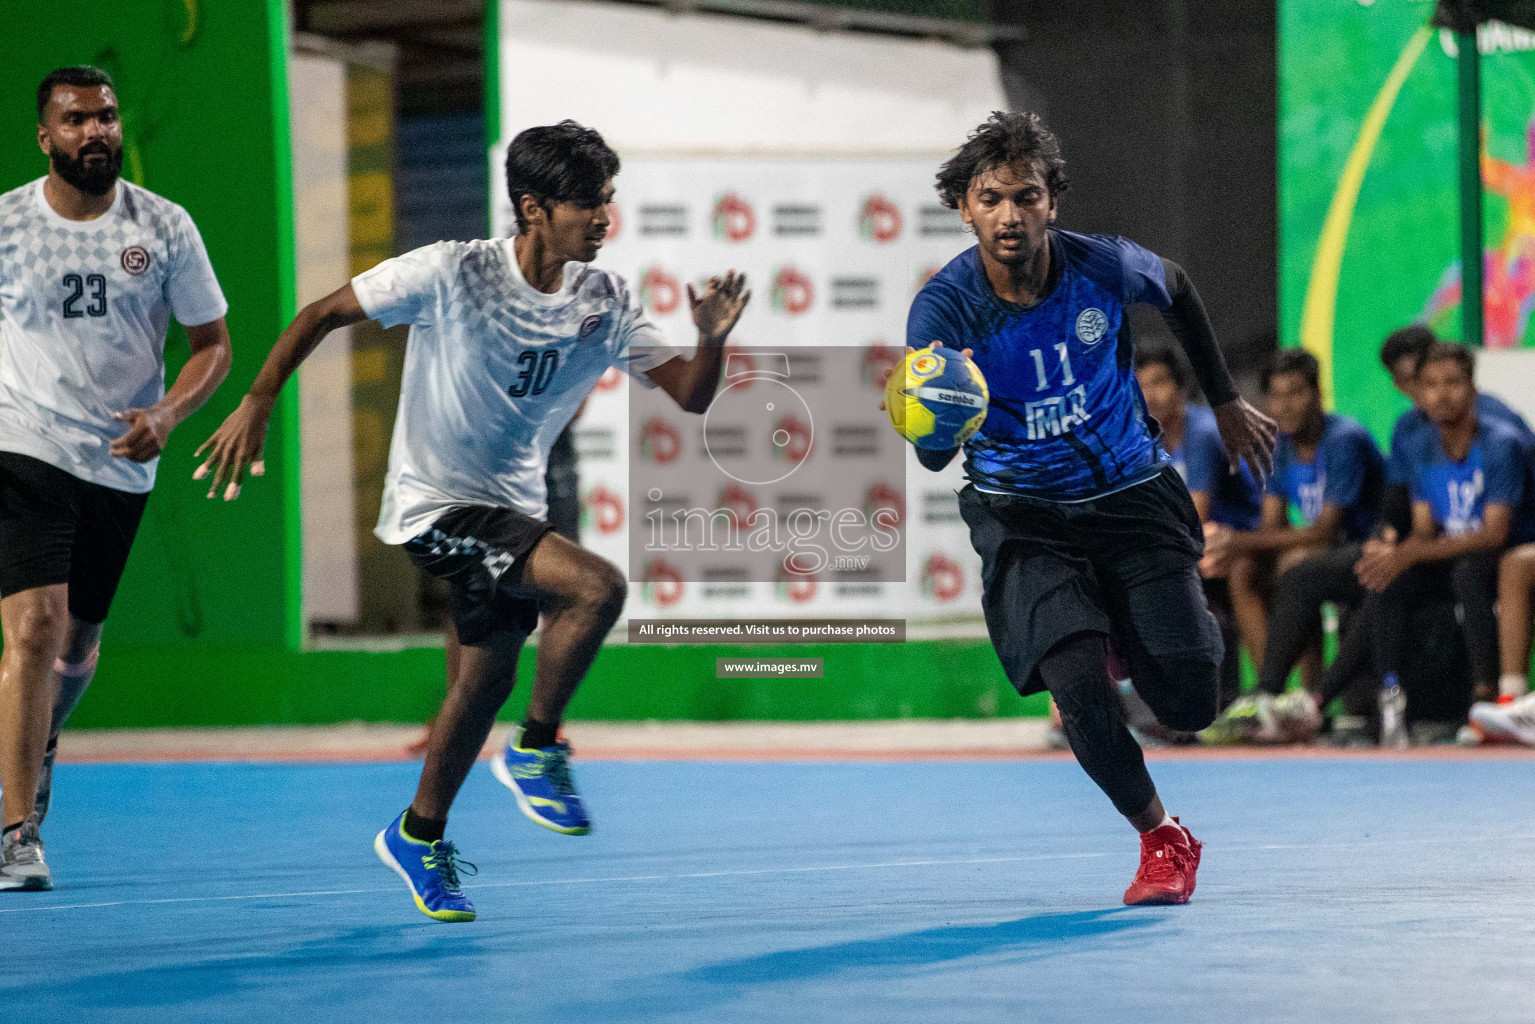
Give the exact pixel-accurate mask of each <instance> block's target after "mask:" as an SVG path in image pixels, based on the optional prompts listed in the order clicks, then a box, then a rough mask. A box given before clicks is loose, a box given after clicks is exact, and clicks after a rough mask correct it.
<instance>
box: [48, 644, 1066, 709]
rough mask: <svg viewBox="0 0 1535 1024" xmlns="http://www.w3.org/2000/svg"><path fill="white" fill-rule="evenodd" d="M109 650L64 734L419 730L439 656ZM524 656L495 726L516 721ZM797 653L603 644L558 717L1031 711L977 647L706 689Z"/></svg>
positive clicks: (1032, 704) (868, 652) (865, 660)
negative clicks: (727, 670) (727, 673)
mask: <svg viewBox="0 0 1535 1024" xmlns="http://www.w3.org/2000/svg"><path fill="white" fill-rule="evenodd" d="M184 648H185V645H180V644H177V645H144V646H140V647H135V648H118V649H117V650H115V651H113V652H112V656H111V657H110V658H107V657H103V658H102V661H101V670H100V672H99V673H98V675H97V677H96V684H95V685H94V686H93V687H92V688H91V692H90V695H89V697H88V699H87V700H86V702H85V703H83V704H81V706H80V709H79V710H78V711H77V712H76V713H75V718H74V719H73V720H72V722H71V725H72V726H74V727H77V728H96V727H104V726H116V727H124V726H142V727H150V726H179V725H187V726H209V725H262V724H278V723H280V724H300V723H302V724H323V723H331V722H345V721H354V720H361V721H385V722H390V721H392V722H422V721H425V720H426V719H428V718H430V717H431V716H432V714H433V713H435V712H436V710H437V706H438V704H439V703H441V701H442V695H443V663H442V649H441V648H417V649H410V650H404V651H399V652H394V653H363V652H352V651H312V652H308V653H290V652H286V651H281V650H273V649H272V648H270V647H264V646H260V645H255V644H245V645H236V644H228V645H217V646H209V647H206V648H203V649H200V650H199V652H198V656H197V657H196V658H188V657H186V656H185V650H184ZM532 653H533V652H532V651H531V650H530V651H529V656H527V657H524V658H523V661H522V664H521V665H520V666H519V669H520V671H519V673H518V675H519V680H518V686H517V690H516V692H515V693H514V694H513V696H512V700H511V701H510V702H509V703H508V704H507V707H506V709H505V711H504V713H503V716H502V717H503V718H507V719H510V720H516V719H520V718H521V715H522V709H523V706H524V705H525V704H526V702H527V698H528V692H529V690H530V689H531V686H532V669H533V658H532V657H531V655H532ZM807 653H812V652H808V651H807V649H806V648H804V647H802V646H797V645H783V646H761V647H714V646H699V647H664V646H659V645H658V646H650V645H645V646H628V645H616V646H612V647H608V648H605V649H604V650H603V652H602V653H601V654H600V655H599V656H598V658H597V662H596V664H595V665H594V666H593V668H592V671H591V674H590V675H589V676H588V677H587V679H586V681H585V682H584V683H583V684H582V686H581V689H580V691H579V692H578V693H577V694H576V698H575V701H574V702H573V703H572V705H571V708H570V717H571V718H576V719H609V720H630V721H640V720H645V719H662V720H666V719H672V720H699V721H725V720H731V719H762V720H771V721H814V720H839V719H878V718H993V717H1013V716H1020V715H1041V714H1044V713H1045V709H1046V704H1045V698H1044V696H1043V695H1041V694H1036V695H1034V696H1032V697H1029V698H1027V699H1019V697H1018V695H1017V694H1016V693H1014V692H1013V689H1012V687H1011V686H1010V685H1009V684H1008V682H1007V679H1006V677H1005V676H1004V675H1003V673H1002V666H1001V665H1000V664H999V663H998V661H997V656H996V654H995V653H993V651H992V648H991V644H990V643H988V642H987V641H985V640H964V641H957V640H956V641H932V642H916V643H906V644H890V645H886V644H844V645H834V646H827V647H820V648H817V649H816V650H815V651H814V652H813V656H817V657H822V658H824V659H825V669H826V678H824V679H783V680H770V679H716V678H714V672H715V664H714V659H715V658H716V657H725V656H730V657H742V656H747V657H752V656H756V657H804V656H805V655H806V654H807Z"/></svg>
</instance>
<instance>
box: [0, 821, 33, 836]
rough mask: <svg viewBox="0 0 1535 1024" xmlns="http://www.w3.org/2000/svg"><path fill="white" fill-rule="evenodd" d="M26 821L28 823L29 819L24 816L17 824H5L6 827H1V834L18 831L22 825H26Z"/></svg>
mask: <svg viewBox="0 0 1535 1024" xmlns="http://www.w3.org/2000/svg"><path fill="white" fill-rule="evenodd" d="M26 823H27V819H26V818H22V819H21V820H20V821H18V822H17V823H16V824H14V825H7V826H5V828H3V829H0V835H9V834H10V833H12V832H14V831H16V830H17V829H18V828H21V826H23V825H25V824H26Z"/></svg>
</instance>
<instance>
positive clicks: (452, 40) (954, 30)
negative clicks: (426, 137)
mask: <svg viewBox="0 0 1535 1024" xmlns="http://www.w3.org/2000/svg"><path fill="white" fill-rule="evenodd" d="M622 2H630V3H648V4H651V5H652V6H661V7H666V8H668V9H670V10H675V11H678V12H679V13H680V12H693V11H705V12H709V13H717V14H727V15H740V16H744V17H751V18H761V19H767V20H772V21H780V22H791V23H798V24H807V25H811V26H813V27H816V28H822V29H857V30H861V31H868V32H880V33H890V34H894V35H901V36H919V37H928V38H939V39H946V40H949V41H951V42H955V43H960V44H964V45H971V46H976V45H984V44H986V43H988V42H993V41H996V40H997V39H999V38H1000V37H1002V36H1007V37H1008V38H1011V37H1012V36H1013V35H1014V34H1017V32H1018V30H1017V29H1012V28H1006V27H1002V28H998V27H996V26H987V25H986V24H984V14H983V6H982V4H981V2H980V0H844V2H841V3H838V2H835V0H820V2H804V0H622ZM291 3H292V9H293V27H294V30H295V31H296V32H303V33H307V34H309V35H314V36H321V37H324V38H328V39H331V40H335V41H337V42H343V43H363V42H370V43H371V42H386V43H390V44H393V46H394V47H395V48H396V52H397V54H398V60H399V63H398V73H399V78H398V83H399V97H400V113H401V115H402V116H406V117H409V116H412V115H416V114H434V113H450V112H464V111H472V110H479V109H480V108H481V106H482V104H483V91H484V80H485V72H484V37H483V32H484V12H485V0H291ZM924 10H926V11H938V12H941V13H943V14H944V15H947V17H927V16H922V15H915V14H913V13H911V12H913V11H924Z"/></svg>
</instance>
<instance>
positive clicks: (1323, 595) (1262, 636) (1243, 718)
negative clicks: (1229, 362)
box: [1209, 349, 1385, 742]
mask: <svg viewBox="0 0 1535 1024" xmlns="http://www.w3.org/2000/svg"><path fill="white" fill-rule="evenodd" d="M1263 392H1264V395H1265V396H1266V398H1267V399H1268V407H1269V412H1270V414H1271V415H1273V417H1274V419H1275V420H1276V421H1278V423H1279V430H1280V434H1279V445H1278V447H1277V448H1276V449H1275V451H1274V473H1273V476H1271V477H1270V478H1269V481H1268V486H1267V493H1265V495H1264V498H1263V514H1262V521H1261V523H1260V524H1259V526H1258V529H1256V530H1251V531H1246V532H1238V531H1231V532H1225V531H1222V532H1220V533H1218V534H1216V535H1214V536H1212V537H1211V540H1210V546H1209V548H1210V557H1212V558H1214V559H1216V560H1217V561H1220V562H1225V563H1229V565H1230V575H1231V581H1232V582H1231V587H1232V600H1233V602H1234V603H1236V604H1237V606H1238V607H1239V608H1242V609H1245V610H1244V611H1243V612H1242V622H1243V638H1244V640H1247V642H1248V643H1249V648H1248V649H1249V650H1250V651H1252V652H1253V654H1254V657H1255V659H1256V661H1257V663H1258V666H1259V668H1258V692H1257V693H1256V694H1254V695H1253V696H1251V697H1245V698H1243V699H1242V700H1240V701H1238V702H1236V703H1235V704H1233V705H1232V706H1231V708H1230V709H1228V711H1227V713H1226V715H1225V716H1224V717H1223V718H1222V723H1221V727H1220V728H1219V729H1217V730H1216V733H1218V734H1219V735H1220V736H1221V737H1222V738H1227V737H1229V738H1248V739H1255V740H1259V741H1269V742H1274V741H1279V740H1287V739H1297V738H1301V737H1303V736H1307V735H1310V734H1312V733H1314V732H1315V730H1316V727H1317V725H1318V724H1319V723H1320V719H1319V718H1318V716H1317V714H1316V708H1315V703H1314V701H1313V700H1312V699H1311V698H1310V697H1308V696H1306V695H1305V691H1302V692H1301V693H1300V694H1298V695H1296V696H1294V697H1287V698H1283V699H1282V701H1277V702H1276V698H1280V697H1281V695H1282V694H1284V690H1285V683H1286V681H1287V680H1288V678H1289V676H1290V671H1291V669H1293V668H1294V667H1295V666H1296V664H1297V663H1299V662H1300V660H1301V658H1302V657H1303V656H1304V655H1305V654H1306V652H1307V651H1308V650H1314V651H1318V653H1319V648H1318V646H1317V645H1318V642H1319V641H1320V639H1321V609H1322V604H1323V603H1324V602H1328V601H1333V602H1340V603H1345V604H1353V603H1357V602H1359V601H1362V600H1363V599H1364V594H1363V592H1362V591H1361V590H1360V588H1359V584H1358V582H1357V581H1356V579H1355V578H1354V565H1355V563H1356V562H1358V561H1359V556H1360V554H1361V552H1362V548H1361V544H1362V543H1363V542H1364V539H1365V538H1366V537H1368V536H1369V534H1370V530H1371V529H1372V527H1373V526H1374V524H1375V516H1376V513H1377V510H1378V509H1379V507H1380V496H1381V489H1382V487H1383V486H1384V481H1385V463H1384V460H1383V459H1382V458H1381V454H1380V449H1378V448H1377V447H1376V446H1375V440H1374V438H1372V437H1371V436H1370V433H1369V431H1367V430H1366V429H1365V428H1364V427H1363V426H1362V425H1361V424H1359V423H1358V422H1356V421H1354V420H1352V419H1349V418H1348V417H1346V416H1339V415H1336V414H1334V413H1328V412H1324V411H1323V410H1322V390H1321V383H1320V368H1319V366H1318V365H1317V361H1316V357H1315V356H1313V355H1312V354H1311V353H1310V352H1307V351H1305V350H1304V349H1286V350H1284V351H1281V352H1276V353H1275V354H1274V357H1273V359H1272V360H1271V361H1270V363H1269V365H1268V366H1267V367H1265V369H1264V372H1263ZM1292 513H1293V514H1294V515H1295V516H1297V517H1298V518H1299V520H1300V525H1292V523H1291V515H1292ZM1273 576H1277V579H1275V580H1274V582H1273V586H1272V590H1271V591H1269V592H1268V593H1265V590H1266V588H1264V587H1263V586H1262V583H1263V581H1264V580H1265V579H1267V578H1270V577H1273ZM1265 597H1267V598H1268V601H1267V602H1265ZM1253 619H1256V620H1257V623H1258V624H1257V625H1256V626H1254V625H1252V624H1251V620H1253ZM1252 632H1256V633H1258V636H1256V637H1250V633H1252ZM1313 674H1315V673H1313ZM1308 683H1309V685H1310V686H1311V687H1316V686H1318V685H1319V684H1320V681H1319V680H1318V679H1316V678H1312V679H1310V680H1308Z"/></svg>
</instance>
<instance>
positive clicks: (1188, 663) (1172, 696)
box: [1147, 655, 1221, 732]
mask: <svg viewBox="0 0 1535 1024" xmlns="http://www.w3.org/2000/svg"><path fill="white" fill-rule="evenodd" d="M1159 662H1160V666H1161V669H1162V672H1163V674H1164V676H1165V678H1166V679H1168V680H1170V681H1171V683H1172V685H1170V686H1167V687H1166V688H1165V689H1164V690H1163V693H1162V695H1161V699H1160V700H1159V701H1158V702H1157V706H1156V707H1153V708H1152V710H1153V711H1154V712H1155V714H1156V716H1157V721H1159V722H1161V723H1162V724H1163V725H1165V726H1167V727H1168V728H1169V729H1177V730H1178V731H1180V732H1198V731H1199V730H1201V729H1203V728H1205V727H1206V726H1207V725H1209V724H1210V723H1211V722H1213V721H1215V716H1216V713H1217V711H1218V703H1219V700H1220V674H1221V659H1220V657H1219V656H1217V657H1215V658H1213V659H1212V658H1209V657H1207V656H1204V655H1200V656H1198V657H1174V658H1162V659H1159ZM1147 703H1148V704H1150V703H1151V702H1150V701H1149V700H1148V701H1147Z"/></svg>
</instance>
